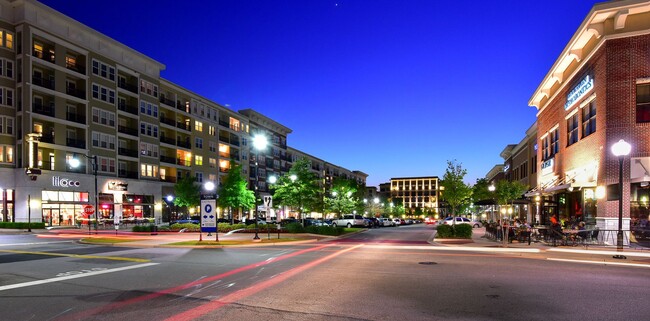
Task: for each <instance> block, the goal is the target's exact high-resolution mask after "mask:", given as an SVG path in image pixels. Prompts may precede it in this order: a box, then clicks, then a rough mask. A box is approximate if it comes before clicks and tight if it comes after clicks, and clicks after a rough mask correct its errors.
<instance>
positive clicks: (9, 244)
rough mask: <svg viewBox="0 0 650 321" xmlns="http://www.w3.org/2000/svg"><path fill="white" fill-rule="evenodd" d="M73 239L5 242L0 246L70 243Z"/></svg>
mask: <svg viewBox="0 0 650 321" xmlns="http://www.w3.org/2000/svg"><path fill="white" fill-rule="evenodd" d="M72 242H74V241H57V242H31V243H7V244H0V246H18V245H44V244H56V243H72Z"/></svg>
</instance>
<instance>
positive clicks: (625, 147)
mask: <svg viewBox="0 0 650 321" xmlns="http://www.w3.org/2000/svg"><path fill="white" fill-rule="evenodd" d="M631 150H632V146H631V145H630V144H629V143H628V142H626V141H624V140H622V139H621V140H619V141H618V142H616V143H615V144H614V145H612V153H613V154H614V156H616V157H618V233H617V234H616V249H617V251H623V159H624V158H625V156H627V155H629V154H630V151H631ZM614 258H617V259H624V258H625V257H624V256H622V255H615V256H614Z"/></svg>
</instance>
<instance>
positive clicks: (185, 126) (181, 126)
mask: <svg viewBox="0 0 650 321" xmlns="http://www.w3.org/2000/svg"><path fill="white" fill-rule="evenodd" d="M176 128H178V129H182V130H186V131H188V132H189V131H191V130H192V126H190V124H186V123H185V122H180V121H179V122H176Z"/></svg>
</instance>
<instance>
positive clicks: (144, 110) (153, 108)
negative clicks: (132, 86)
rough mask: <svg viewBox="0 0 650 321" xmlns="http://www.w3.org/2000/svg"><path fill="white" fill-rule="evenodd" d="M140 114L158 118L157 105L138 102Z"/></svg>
mask: <svg viewBox="0 0 650 321" xmlns="http://www.w3.org/2000/svg"><path fill="white" fill-rule="evenodd" d="M140 113H141V114H143V115H148V116H151V117H155V118H158V105H156V104H152V103H150V102H148V101H144V100H141V101H140Z"/></svg>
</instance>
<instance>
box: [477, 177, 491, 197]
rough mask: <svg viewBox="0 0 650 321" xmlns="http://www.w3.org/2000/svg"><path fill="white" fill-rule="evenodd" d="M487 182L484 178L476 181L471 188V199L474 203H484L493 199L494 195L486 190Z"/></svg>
mask: <svg viewBox="0 0 650 321" xmlns="http://www.w3.org/2000/svg"><path fill="white" fill-rule="evenodd" d="M489 185H490V184H489V182H488V180H487V179H485V178H479V179H477V180H476V184H474V186H473V187H472V198H473V199H474V200H475V201H485V200H491V199H494V193H493V192H490V190H489V189H488V186H489Z"/></svg>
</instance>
